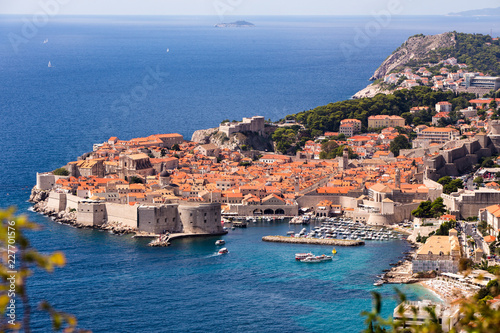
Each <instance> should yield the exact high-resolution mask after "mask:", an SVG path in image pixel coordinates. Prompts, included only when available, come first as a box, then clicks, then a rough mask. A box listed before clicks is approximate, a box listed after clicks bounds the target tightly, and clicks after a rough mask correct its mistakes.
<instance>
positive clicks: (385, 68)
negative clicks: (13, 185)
mask: <svg viewBox="0 0 500 333" xmlns="http://www.w3.org/2000/svg"><path fill="white" fill-rule="evenodd" d="M455 45H456V39H455V34H454V33H451V32H447V33H443V34H439V35H434V36H424V35H417V36H413V37H410V38H409V39H408V40H407V41H406V42H405V43H404V44H403V45H401V46H400V47H399V48H398V49H397V50H396V51H395V52H394V53H393V54H391V55H390V56H389V57H388V58H387V59H386V60H385V61H384V62H383V63H382V65H380V67H379V68H377V70H376V71H375V73H374V74H373V76H372V77H371V79H370V81H374V80H378V79H382V78H383V77H384V76H385V75H387V74H388V73H390V72H391V71H393V70H395V69H397V68H401V67H404V66H405V65H406V64H407V63H408V62H409V61H411V60H422V59H425V58H427V57H428V56H429V54H430V53H431V52H432V51H434V50H437V49H442V48H449V47H454V46H455Z"/></svg>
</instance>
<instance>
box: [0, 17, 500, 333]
mask: <svg viewBox="0 0 500 333" xmlns="http://www.w3.org/2000/svg"><path fill="white" fill-rule="evenodd" d="M22 19H23V18H22V17H5V16H2V17H0V36H4V37H6V36H8V34H10V33H15V34H19V33H20V31H21V29H22V25H23V21H22ZM246 19H248V20H250V21H252V22H254V23H256V24H257V27H256V28H255V29H243V30H234V29H214V28H213V27H212V25H213V24H214V23H217V20H218V19H213V18H206V17H205V18H195V17H190V18H172V17H161V18H131V17H126V18H122V17H115V18H106V17H104V18H89V17H58V18H56V19H52V20H51V21H50V22H49V23H48V25H47V26H45V27H44V28H43V29H39V31H38V32H37V34H36V35H35V36H33V37H32V38H30V39H29V41H28V43H26V44H23V45H22V46H21V47H20V48H19V50H18V52H17V53H16V52H14V50H13V48H12V47H11V45H10V44H9V41H8V38H0V59H2V61H0V82H1V84H0V147H1V149H2V154H1V155H0V207H8V206H11V205H15V206H17V207H18V209H19V211H21V212H24V213H27V214H29V216H30V217H31V218H32V219H34V220H35V221H36V222H38V223H40V224H41V225H42V226H43V230H42V231H40V232H38V233H35V234H33V235H31V239H32V241H33V244H34V245H35V246H36V247H37V248H39V249H41V250H42V251H44V252H50V251H55V250H62V251H64V252H65V253H66V255H67V258H68V265H67V267H65V268H63V269H61V270H58V271H57V272H56V273H55V274H46V273H43V272H37V274H36V275H35V277H33V278H32V279H31V281H30V284H29V290H30V292H31V293H32V294H33V303H35V302H37V301H40V300H42V299H47V300H49V301H50V302H52V303H53V304H54V305H55V306H56V307H57V308H60V309H63V310H65V311H67V312H70V313H74V314H75V315H76V316H77V317H78V318H79V319H80V322H81V325H82V327H87V328H90V329H92V330H94V331H95V332H207V331H213V332H235V331H236V332H239V331H248V332H264V331H269V332H276V331H278V332H324V331H330V332H356V331H359V330H361V328H362V327H363V323H362V318H360V316H359V313H360V312H361V311H363V310H369V309H370V305H371V296H370V291H371V290H373V289H374V287H373V286H372V283H373V281H374V279H375V276H376V275H377V274H380V273H381V271H382V270H383V269H384V268H387V267H388V264H389V263H391V262H395V261H397V260H398V257H400V256H401V253H402V252H404V251H405V250H406V244H405V243H403V242H400V241H394V242H385V243H376V242H375V243H368V244H367V245H366V246H365V247H361V248H346V249H340V250H339V254H338V256H336V258H335V260H334V261H333V262H331V263H326V264H324V265H301V264H299V263H296V262H295V261H294V260H293V255H294V253H295V252H302V251H308V250H311V251H314V252H317V253H320V252H324V253H328V252H329V251H331V249H329V248H323V247H313V248H309V247H307V246H292V245H285V244H268V243H263V242H261V237H262V236H264V235H268V234H284V233H285V232H286V230H287V228H288V226H287V225H275V224H269V225H257V226H255V227H253V226H252V227H251V228H249V229H247V230H236V231H235V232H231V233H230V234H229V235H228V236H226V237H225V238H226V240H227V241H228V244H227V246H228V248H229V249H230V251H231V253H230V254H229V255H227V256H223V257H219V256H214V253H215V252H216V250H217V249H216V248H215V246H214V242H215V239H206V240H183V241H178V242H176V243H175V244H174V246H172V247H170V248H166V249H151V248H148V247H147V246H146V242H145V241H139V240H133V239H130V238H129V237H125V236H124V237H119V236H113V235H110V234H107V233H102V232H96V231H88V230H77V229H73V228H70V227H67V226H62V225H59V224H56V223H53V222H51V221H50V220H48V219H46V218H45V217H42V216H40V215H37V214H34V213H30V212H28V211H27V209H28V208H29V204H28V203H27V202H26V200H27V199H28V197H29V191H30V189H31V187H32V186H33V185H34V182H35V173H36V172H37V171H39V172H41V171H47V170H53V169H55V168H57V167H59V166H61V165H63V164H65V163H66V162H67V161H70V160H74V159H75V158H76V156H78V155H80V154H82V153H84V152H86V151H89V150H91V147H92V144H93V143H95V142H103V141H104V140H106V139H107V138H108V137H110V136H118V137H119V138H124V139H128V138H132V137H136V136H142V135H149V134H152V133H168V132H178V133H181V134H183V135H185V136H186V138H189V137H190V136H191V134H192V132H193V131H194V130H197V129H200V128H207V127H211V126H216V125H217V124H218V123H219V122H220V121H221V120H223V119H241V118H242V117H246V116H253V115H257V114H259V115H263V116H265V117H266V118H271V119H280V118H282V117H284V116H285V115H287V114H289V113H295V112H298V111H302V110H305V109H309V108H313V107H316V106H318V105H322V104H326V103H329V102H333V101H337V100H342V99H346V98H349V97H350V96H352V95H353V94H354V93H355V92H356V91H358V90H360V89H362V88H363V87H364V86H365V85H366V84H367V83H368V82H367V79H368V78H369V77H370V76H371V74H372V73H373V71H374V70H375V69H376V67H377V66H378V65H379V64H380V63H381V62H382V61H383V60H384V59H385V58H386V57H387V55H388V54H390V53H391V52H392V51H393V50H394V49H395V48H397V47H398V46H399V45H400V44H401V43H402V42H403V41H404V40H406V38H407V37H408V36H411V35H414V34H417V33H422V32H423V33H441V32H444V31H449V30H458V31H465V32H480V33H489V31H490V29H493V31H498V30H499V23H498V22H496V21H495V20H493V19H488V18H447V17H394V18H393V19H392V21H391V23H390V24H389V25H388V26H387V27H386V28H384V29H382V30H381V31H380V33H379V34H377V35H376V36H374V37H372V38H371V39H370V41H369V43H368V44H367V45H366V46H364V47H362V48H359V49H357V50H356V52H354V53H353V54H351V55H350V56H349V57H345V55H344V54H343V53H342V51H341V48H340V45H342V44H343V43H344V44H345V43H347V44H349V43H353V40H354V38H355V35H356V29H357V28H361V29H362V28H363V27H364V26H365V25H366V24H367V23H368V22H370V21H371V20H372V19H371V18H367V17H350V18H345V17H323V18H273V17H260V18H259V17H257V18H246ZM45 39H48V40H49V42H48V43H47V44H43V40H45ZM167 48H168V49H169V50H170V52H168V53H167V52H166V49H167ZM49 61H51V63H52V65H53V66H54V67H53V68H51V69H49V68H48V67H47V63H48V62H49ZM156 69H158V70H160V71H161V72H164V73H166V74H165V76H163V77H162V81H159V82H158V85H157V86H155V88H154V89H153V90H151V91H149V92H148V95H147V96H145V97H144V98H139V99H138V100H136V101H135V102H134V103H132V104H128V105H126V106H127V107H126V108H124V107H123V105H122V106H121V107H120V108H117V107H116V104H115V102H116V101H120V100H121V99H122V98H123V96H125V98H126V97H127V96H130V95H131V94H132V92H133V91H134V89H135V88H136V87H138V86H140V85H141V84H142V82H143V79H144V77H145V76H146V75H147V74H148V73H149V72H150V70H156ZM113 106H115V107H113ZM402 289H403V290H405V291H407V292H408V293H409V294H410V295H411V296H412V297H414V298H415V297H418V296H419V295H420V296H421V295H423V294H424V293H425V291H422V289H421V288H413V287H412V288H408V287H402ZM377 290H378V291H380V292H382V293H383V294H384V296H385V297H387V298H388V299H389V300H388V301H387V303H386V304H385V305H384V314H385V315H388V314H390V313H391V312H392V308H393V306H394V302H393V301H391V300H390V298H391V297H392V295H393V294H394V293H393V289H392V287H391V286H383V287H381V288H378V289H377ZM33 324H34V326H35V332H46V329H45V327H47V326H48V325H49V319H48V317H47V316H45V315H41V314H36V315H34V317H33Z"/></svg>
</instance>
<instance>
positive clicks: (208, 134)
mask: <svg viewBox="0 0 500 333" xmlns="http://www.w3.org/2000/svg"><path fill="white" fill-rule="evenodd" d="M275 130H276V127H275V126H268V127H267V126H266V128H265V130H264V133H263V134H262V135H259V133H257V132H244V133H233V134H231V135H230V137H228V136H227V135H226V134H225V133H224V132H220V131H219V129H218V128H209V129H204V130H198V131H195V132H194V133H193V135H192V137H191V141H193V142H197V143H201V144H208V143H213V144H214V145H216V146H217V147H219V148H220V149H230V150H233V151H236V150H246V149H254V150H259V151H273V150H274V149H273V144H272V142H271V135H272V133H274V131H275Z"/></svg>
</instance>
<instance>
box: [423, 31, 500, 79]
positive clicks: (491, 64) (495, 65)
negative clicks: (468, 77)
mask: <svg viewBox="0 0 500 333" xmlns="http://www.w3.org/2000/svg"><path fill="white" fill-rule="evenodd" d="M455 36H456V40H457V43H456V45H455V47H454V48H446V49H440V50H436V51H435V52H434V53H433V54H432V55H431V59H429V60H431V61H432V60H436V58H437V57H439V58H440V59H446V58H449V57H455V58H457V60H458V63H464V64H467V66H468V67H467V70H468V71H469V72H470V71H479V72H483V73H485V74H489V75H493V76H498V75H500V42H499V41H498V40H496V41H494V40H493V39H492V38H491V36H489V35H482V34H465V33H455ZM487 43H490V44H491V45H488V44H487Z"/></svg>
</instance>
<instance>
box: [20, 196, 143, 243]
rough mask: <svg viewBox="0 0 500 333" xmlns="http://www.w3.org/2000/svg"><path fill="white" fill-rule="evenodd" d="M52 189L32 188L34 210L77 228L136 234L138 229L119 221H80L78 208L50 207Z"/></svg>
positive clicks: (55, 220) (118, 233)
mask: <svg viewBox="0 0 500 333" xmlns="http://www.w3.org/2000/svg"><path fill="white" fill-rule="evenodd" d="M49 193H50V191H41V190H38V189H36V188H35V187H34V188H33V189H32V190H31V196H30V202H33V203H34V205H33V211H35V212H37V213H40V214H42V215H45V216H47V217H49V218H50V219H52V220H53V221H54V222H57V223H60V224H66V225H70V226H72V227H75V228H81V229H96V230H103V231H108V232H110V233H113V234H117V235H125V234H134V233H136V231H137V230H136V229H134V228H132V227H129V226H127V225H123V224H121V223H118V222H109V223H105V224H103V225H100V226H88V225H84V224H81V223H78V220H77V212H76V209H70V210H63V211H60V212H58V211H56V210H54V209H52V208H49V207H48V205H47V204H48V200H47V199H48V198H49Z"/></svg>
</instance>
